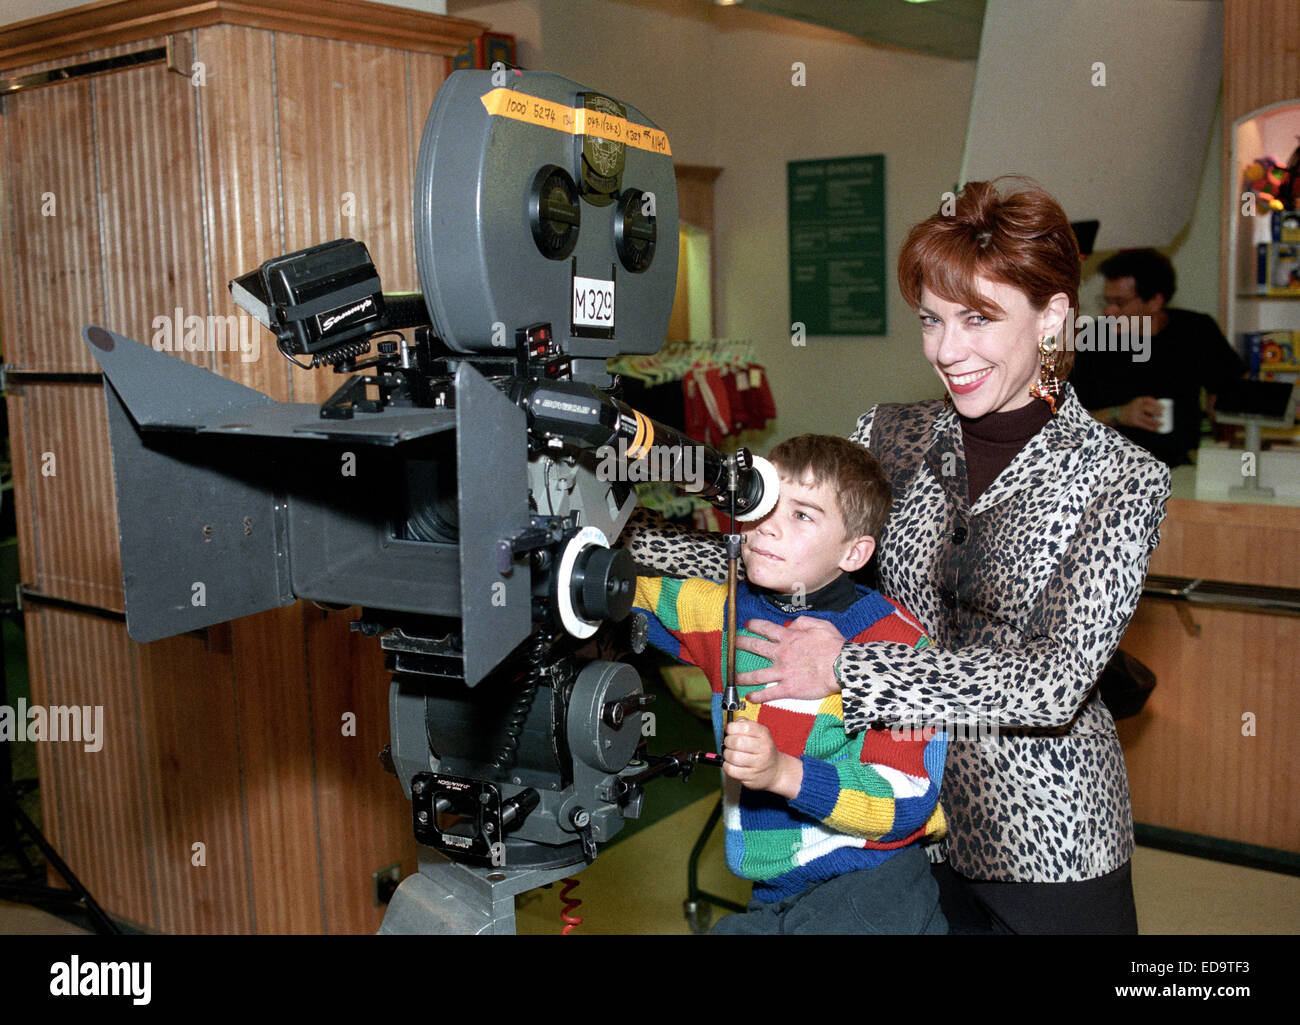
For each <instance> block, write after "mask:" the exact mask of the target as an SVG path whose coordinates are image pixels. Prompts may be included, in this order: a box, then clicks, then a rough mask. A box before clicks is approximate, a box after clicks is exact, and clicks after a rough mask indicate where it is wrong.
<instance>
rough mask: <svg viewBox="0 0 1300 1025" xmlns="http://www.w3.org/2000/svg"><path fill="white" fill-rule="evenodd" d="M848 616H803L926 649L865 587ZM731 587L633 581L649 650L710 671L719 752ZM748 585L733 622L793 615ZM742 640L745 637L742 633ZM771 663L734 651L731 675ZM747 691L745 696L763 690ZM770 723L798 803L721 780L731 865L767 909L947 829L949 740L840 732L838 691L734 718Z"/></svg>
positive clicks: (856, 635) (749, 705)
mask: <svg viewBox="0 0 1300 1025" xmlns="http://www.w3.org/2000/svg"><path fill="white" fill-rule="evenodd" d="M857 590H858V595H859V597H858V600H857V601H856V602H854V604H853V605H852V606H851V607H850V608H849V609H847V610H846V611H844V612H827V611H823V610H817V609H808V610H806V611H803V612H800V613H797V614H796V615H808V616H815V617H817V618H818V619H824V620H826V621H827V622H829V623H830V624H831V625H833V626H834V627H835V628H836V629H838V630H839V631H840V633H842V634H843V635H844V636H845V637H846V638H847V639H848V640H851V641H893V642H896V643H902V644H907V645H909V646H911V647H913V648H921V647H925V646H926V645H928V644H929V643H930V640H929V638H927V637H926V636H925V634H924V632H923V631H922V630H921V628H920V626H919V625H918V624H917V623H916V622H915V620H913V619H912V617H911V616H910V615H908V614H907V613H906V612H905V611H904V610H903V609H901V608H900V607H898V606H896V605H895V604H893V603H892V602H890V601H889V600H888V599H887V598H885V597H884V596H883V595H882V594H880V593H879V592H878V591H871V590H867V589H866V588H861V587H859V588H858V589H857ZM726 602H727V589H726V586H725V585H723V584H717V583H713V582H712V581H708V580H698V579H686V580H683V579H680V578H676V577H638V578H637V588H636V601H635V603H634V604H635V607H636V608H638V609H640V610H641V611H642V612H645V613H646V615H647V616H648V618H649V620H650V643H651V644H653V645H655V647H657V648H659V649H660V650H662V651H665V652H667V653H668V654H670V655H672V656H673V657H675V658H677V659H680V660H681V661H683V662H688V663H690V664H692V665H696V666H699V667H700V668H701V669H703V670H704V673H705V675H706V676H707V677H708V679H709V684H710V686H711V687H712V690H713V729H714V734H715V736H716V737H717V738H718V750H719V751H721V750H722V685H723V671H722V666H723V664H724V662H723V660H724V658H725V652H724V651H723V647H724V643H725V635H724V628H725V623H726ZM793 618H794V616H792V615H791V614H790V613H789V612H783V611H781V610H780V609H779V608H777V607H776V606H775V605H773V604H772V603H771V602H769V601H767V600H765V599H764V598H762V597H760V596H759V595H757V594H755V593H754V592H753V591H751V590H750V589H749V587H748V586H747V585H746V584H745V583H744V582H741V583H740V584H739V586H738V589H737V595H736V622H737V623H738V624H740V623H745V622H747V621H748V620H750V619H767V620H779V621H780V622H782V623H789V622H790V621H791V619H793ZM737 631H738V632H739V633H741V634H747V635H749V636H753V635H752V634H749V632H748V631H746V630H744V629H743V628H740V627H738V628H737ZM767 665H770V663H769V661H768V660H767V659H765V658H763V657H762V656H759V655H754V654H752V653H750V652H746V651H739V652H737V656H736V671H737V673H743V672H745V671H747V670H750V669H759V668H762V667H765V666H767ZM757 689H759V688H757V687H741V688H740V694H741V697H742V698H743V697H744V696H745V695H746V694H748V693H750V692H752V691H754V690H757ZM737 714H738V715H739V716H742V717H744V718H747V719H753V720H755V721H757V722H759V723H761V724H763V725H764V726H766V727H767V728H768V729H769V730H770V731H771V733H772V738H773V740H774V741H775V743H776V746H777V748H778V750H780V751H782V752H784V753H786V754H789V755H793V756H795V757H797V758H799V759H800V760H801V761H802V762H803V786H802V788H801V789H800V791H799V794H798V796H796V797H795V798H794V800H791V801H787V800H786V799H785V798H784V797H780V796H778V795H777V794H773V793H769V792H767V791H763V790H750V789H748V788H745V787H742V786H741V785H740V783H739V782H737V781H736V780H733V779H731V778H730V777H729V776H727V775H725V774H724V775H723V823H724V824H725V826H726V859H727V867H728V868H729V869H730V870H731V871H732V872H733V873H735V874H736V875H738V876H740V877H741V878H744V879H752V880H753V881H754V897H755V899H757V900H761V901H765V902H772V901H777V900H782V899H783V898H785V897H790V896H793V895H795V894H797V893H801V892H802V891H804V890H806V889H807V888H808V887H809V886H811V885H813V884H814V883H819V882H823V881H825V880H827V879H833V878H835V877H836V876H840V875H843V874H845V873H846V872H855V871H857V870H859V869H864V868H874V867H875V866H877V865H879V864H881V863H882V862H883V861H885V860H886V859H887V858H889V857H890V856H891V855H893V854H894V853H896V852H897V851H899V850H901V849H902V848H904V847H907V846H909V845H911V844H914V843H919V842H922V841H925V842H932V841H935V840H938V839H940V838H941V837H942V836H943V835H944V832H945V824H944V818H943V810H942V809H941V808H940V807H939V786H940V784H941V783H942V781H943V763H944V757H945V755H946V753H947V748H948V741H947V737H946V735H945V734H943V733H942V732H935V733H931V732H930V731H926V733H924V734H920V733H919V731H918V735H917V736H916V737H915V738H913V736H912V735H911V734H910V733H909V734H897V735H896V734H894V733H891V732H890V731H889V730H885V729H875V730H865V731H863V732H861V733H858V734H856V735H854V736H849V735H848V734H846V733H845V732H844V712H843V709H842V706H841V704H840V695H839V694H833V695H831V696H830V697H827V698H820V699H816V700H799V699H785V700H779V701H772V702H768V703H765V704H755V703H753V702H746V703H745V706H744V708H743V709H742V710H741V711H740V712H739V713H737Z"/></svg>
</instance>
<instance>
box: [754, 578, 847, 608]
mask: <svg viewBox="0 0 1300 1025" xmlns="http://www.w3.org/2000/svg"><path fill="white" fill-rule="evenodd" d="M749 589H750V590H751V591H753V592H754V594H756V595H758V596H759V597H761V598H763V599H765V600H766V601H767V602H768V603H769V604H771V605H774V606H776V608H778V609H780V610H781V611H782V612H803V611H805V610H807V609H816V610H818V611H820V612H848V611H849V609H851V608H852V607H853V604H854V603H855V602H856V601H857V600H858V599H859V598H861V597H862V595H860V594H858V591H857V588H856V587H854V586H853V578H852V577H850V576H849V575H848V574H847V573H841V574H840V575H839V576H837V577H836V578H835V579H834V580H832V581H831V582H830V583H829V584H825V585H823V586H822V587H819V588H817V590H815V591H813V593H812V594H805V595H799V594H777V593H776V592H775V591H769V590H768V589H767V588H766V587H755V586H754V585H753V584H750V585H749Z"/></svg>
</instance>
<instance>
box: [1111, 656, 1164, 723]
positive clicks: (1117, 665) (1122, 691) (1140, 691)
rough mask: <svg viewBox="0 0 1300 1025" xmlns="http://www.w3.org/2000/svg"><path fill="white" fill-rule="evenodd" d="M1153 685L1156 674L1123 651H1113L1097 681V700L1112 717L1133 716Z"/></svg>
mask: <svg viewBox="0 0 1300 1025" xmlns="http://www.w3.org/2000/svg"><path fill="white" fill-rule="evenodd" d="M1155 687H1156V674H1155V673H1153V672H1152V671H1151V670H1150V669H1148V668H1147V667H1146V666H1145V665H1143V664H1142V663H1141V662H1139V661H1138V660H1137V659H1136V658H1134V657H1133V656H1132V655H1130V654H1129V653H1128V652H1127V651H1116V652H1115V654H1114V655H1112V656H1111V659H1110V661H1109V662H1107V663H1106V668H1105V669H1103V670H1102V671H1101V679H1099V680H1098V681H1097V688H1098V689H1099V690H1100V691H1101V700H1102V701H1104V702H1105V703H1106V707H1107V708H1109V709H1110V714H1111V716H1112V717H1113V718H1115V719H1127V718H1129V717H1130V716H1134V715H1137V714H1138V712H1140V711H1142V706H1143V705H1145V704H1146V703H1147V698H1149V697H1150V696H1151V692H1152V691H1153V690H1155Z"/></svg>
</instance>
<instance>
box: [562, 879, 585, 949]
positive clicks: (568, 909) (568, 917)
mask: <svg viewBox="0 0 1300 1025" xmlns="http://www.w3.org/2000/svg"><path fill="white" fill-rule="evenodd" d="M560 882H562V883H563V884H564V888H563V889H561V890H560V900H561V901H562V902H563V903H564V907H562V908H561V909H560V918H561V919H562V920H563V921H564V928H563V929H561V930H560V935H561V936H568V935H569V933H571V932H573V930H574V927H575V926H579V925H581V924H582V918H581V917H580V916H578V915H575V914H573V912H574V911H575V910H577V908H578V905H580V904H581V903H582V901H581V900H579V899H578V898H577V897H570V896H569V894H570V892H572V891H573V890H574V889H575V888H576V887H577V885H578V880H576V879H574V878H573V877H572V876H568V877H566V878H564V879H561V880H560Z"/></svg>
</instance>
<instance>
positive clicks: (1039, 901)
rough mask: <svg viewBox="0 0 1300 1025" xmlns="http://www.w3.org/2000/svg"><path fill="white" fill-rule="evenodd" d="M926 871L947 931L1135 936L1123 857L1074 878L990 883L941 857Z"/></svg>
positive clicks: (1129, 878)
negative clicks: (1103, 870) (1113, 865)
mask: <svg viewBox="0 0 1300 1025" xmlns="http://www.w3.org/2000/svg"><path fill="white" fill-rule="evenodd" d="M930 870H931V872H932V873H933V875H934V879H935V882H937V883H938V884H939V906H940V907H941V908H942V909H943V913H944V915H945V916H946V917H947V919H948V928H949V931H950V932H952V933H965V934H968V935H969V934H988V933H1003V934H1006V933H1025V934H1029V935H1039V936H1045V935H1058V936H1059V935H1067V936H1079V935H1089V936H1103V935H1106V936H1135V935H1137V908H1136V907H1135V906H1134V903H1133V874H1132V871H1131V866H1130V863H1129V862H1127V861H1126V862H1125V863H1124V864H1123V865H1121V866H1120V867H1119V868H1117V869H1115V871H1114V872H1108V873H1107V874H1106V875H1104V876H1099V877H1098V878H1096V879H1085V880H1083V881H1081V882H1076V883H989V882H983V881H981V880H978V879H967V878H966V877H965V876H963V875H962V874H961V873H959V872H957V871H955V870H954V869H953V868H952V867H951V866H949V865H948V864H947V863H946V862H944V863H940V864H936V865H931V866H930Z"/></svg>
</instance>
